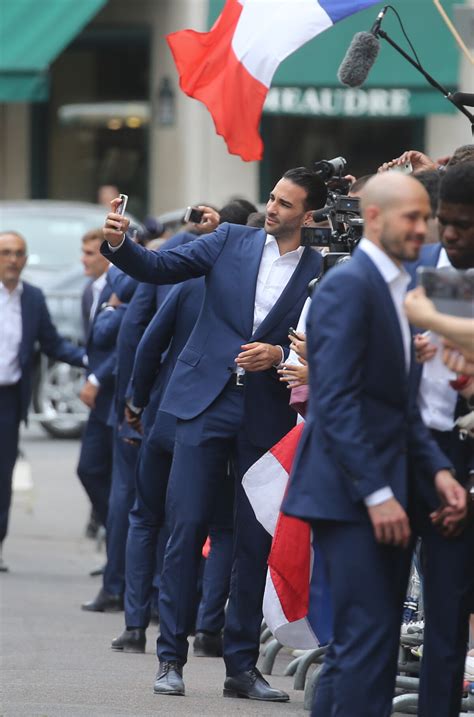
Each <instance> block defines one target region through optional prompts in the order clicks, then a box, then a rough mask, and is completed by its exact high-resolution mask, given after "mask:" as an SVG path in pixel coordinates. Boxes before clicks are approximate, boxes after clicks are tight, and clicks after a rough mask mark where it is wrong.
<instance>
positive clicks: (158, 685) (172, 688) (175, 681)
mask: <svg viewBox="0 0 474 717" xmlns="http://www.w3.org/2000/svg"><path fill="white" fill-rule="evenodd" d="M153 692H154V693H155V695H184V682H183V666H182V665H180V663H179V662H160V669H159V670H158V672H157V674H156V681H155V686H154V687H153Z"/></svg>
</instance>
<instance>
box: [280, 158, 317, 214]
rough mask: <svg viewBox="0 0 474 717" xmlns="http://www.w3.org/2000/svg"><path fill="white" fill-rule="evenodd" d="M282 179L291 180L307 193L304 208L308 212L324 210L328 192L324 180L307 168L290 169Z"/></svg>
mask: <svg viewBox="0 0 474 717" xmlns="http://www.w3.org/2000/svg"><path fill="white" fill-rule="evenodd" d="M282 179H289V180H290V182H293V184H297V185H298V186H299V187H302V188H303V189H304V190H305V191H306V199H305V201H304V203H303V206H304V208H305V210H306V211H309V210H310V209H322V208H323V207H324V206H325V204H326V199H327V196H328V190H327V189H326V185H325V184H324V182H323V180H322V179H321V178H320V177H318V176H317V175H316V174H314V172H311V170H310V169H307V168H306V167H295V169H288V170H287V171H286V172H285V174H284V175H283V177H282Z"/></svg>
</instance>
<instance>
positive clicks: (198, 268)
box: [101, 224, 229, 284]
mask: <svg viewBox="0 0 474 717" xmlns="http://www.w3.org/2000/svg"><path fill="white" fill-rule="evenodd" d="M228 232H229V224H223V225H222V226H220V227H218V229H217V230H216V231H215V232H212V234H208V235H206V236H204V237H200V238H199V239H195V240H194V241H192V242H189V243H187V244H183V245H182V246H179V247H177V248H175V249H167V250H166V249H161V250H160V251H156V252H155V251H147V250H146V249H144V248H143V247H141V246H139V245H138V244H135V243H134V242H132V241H130V239H128V238H127V237H126V238H125V241H124V243H123V245H122V246H121V247H120V249H118V250H117V251H115V252H112V251H110V249H109V245H108V243H107V242H104V243H103V244H102V247H101V252H102V254H103V255H104V256H105V257H107V259H108V260H109V261H111V262H112V264H115V266H118V267H119V268H120V269H123V271H125V272H126V273H127V274H128V275H129V276H132V277H133V278H134V279H137V280H138V281H143V282H147V283H149V284H178V283H180V282H182V281H186V279H193V278H196V277H198V276H205V275H206V274H208V273H209V272H210V270H211V269H212V267H213V266H214V264H215V262H216V261H217V259H218V257H219V254H220V253H221V251H222V249H223V247H224V244H225V242H226V239H227V235H228Z"/></svg>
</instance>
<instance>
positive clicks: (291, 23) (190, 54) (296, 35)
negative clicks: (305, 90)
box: [167, 0, 379, 161]
mask: <svg viewBox="0 0 474 717" xmlns="http://www.w3.org/2000/svg"><path fill="white" fill-rule="evenodd" d="M376 2H379V0H227V2H226V4H225V6H224V9H223V11H222V13H221V15H220V16H219V18H218V19H217V21H216V23H215V24H214V26H213V28H212V29H211V30H210V31H209V32H195V31H194V30H180V31H179V32H175V33H172V34H170V35H168V36H167V40H168V44H169V46H170V49H171V52H172V54H173V57H174V60H175V63H176V66H177V68H178V72H179V78H180V87H181V89H182V90H183V92H185V93H186V94H187V95H189V96H190V97H194V98H195V99H197V100H200V101H201V102H203V103H204V104H205V105H206V107H207V108H208V110H209V112H210V113H211V115H212V118H213V120H214V124H215V126H216V131H217V133H218V134H220V135H222V136H223V137H224V140H225V142H226V144H227V147H228V150H229V152H230V153H231V154H238V155H240V157H242V159H244V160H246V161H251V160H258V159H261V158H262V156H263V143H262V140H261V137H260V135H259V131H258V128H259V124H260V118H261V115H262V109H263V104H264V102H265V98H266V96H267V92H268V89H269V87H270V85H271V81H272V78H273V75H274V74H275V71H276V69H277V67H278V65H279V64H280V62H282V61H283V60H284V59H285V58H286V57H288V55H290V54H291V53H292V52H294V51H295V50H297V49H298V48H299V47H301V46H302V45H304V44H305V43H306V42H308V40H310V39H311V38H313V37H315V36H316V35H319V33H321V32H323V31H324V30H327V29H328V28H329V27H331V26H332V25H333V24H334V23H335V22H337V21H338V20H342V19H343V18H345V17H347V16H348V15H351V14H353V13H356V12H358V11H359V10H362V9H364V8H367V7H369V6H370V5H374V4H375V3H376ZM315 79H316V78H315Z"/></svg>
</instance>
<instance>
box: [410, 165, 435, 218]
mask: <svg viewBox="0 0 474 717" xmlns="http://www.w3.org/2000/svg"><path fill="white" fill-rule="evenodd" d="M413 176H414V177H415V179H417V180H418V181H419V182H421V184H422V185H423V186H424V188H425V189H426V191H427V192H428V196H429V198H430V204H431V214H432V215H433V216H435V214H436V209H437V208H438V199H439V186H440V184H441V172H438V170H437V169H424V170H423V171H422V172H416V174H414V175H413Z"/></svg>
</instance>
